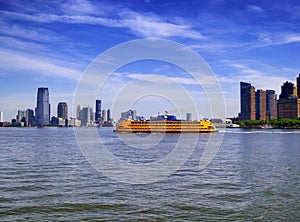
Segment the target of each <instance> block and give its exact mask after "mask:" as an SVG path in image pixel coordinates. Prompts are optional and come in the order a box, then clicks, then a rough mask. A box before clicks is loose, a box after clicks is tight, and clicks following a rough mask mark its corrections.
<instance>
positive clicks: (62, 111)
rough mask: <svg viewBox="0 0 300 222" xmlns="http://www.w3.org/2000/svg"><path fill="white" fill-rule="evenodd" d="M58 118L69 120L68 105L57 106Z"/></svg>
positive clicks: (62, 103) (63, 103) (59, 104)
mask: <svg viewBox="0 0 300 222" xmlns="http://www.w3.org/2000/svg"><path fill="white" fill-rule="evenodd" d="M57 117H58V118H63V119H68V105H67V103H65V102H60V103H58V105H57Z"/></svg>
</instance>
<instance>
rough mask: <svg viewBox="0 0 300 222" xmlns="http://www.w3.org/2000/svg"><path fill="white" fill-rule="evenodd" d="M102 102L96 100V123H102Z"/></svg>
mask: <svg viewBox="0 0 300 222" xmlns="http://www.w3.org/2000/svg"><path fill="white" fill-rule="evenodd" d="M101 120H102V119H101V100H100V99H97V100H96V112H95V122H96V123H99V122H101Z"/></svg>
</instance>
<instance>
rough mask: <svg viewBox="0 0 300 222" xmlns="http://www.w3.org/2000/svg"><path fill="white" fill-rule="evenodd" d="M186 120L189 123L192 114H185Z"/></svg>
mask: <svg viewBox="0 0 300 222" xmlns="http://www.w3.org/2000/svg"><path fill="white" fill-rule="evenodd" d="M186 120H187V121H191V120H192V114H191V113H186Z"/></svg>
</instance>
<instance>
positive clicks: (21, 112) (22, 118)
mask: <svg viewBox="0 0 300 222" xmlns="http://www.w3.org/2000/svg"><path fill="white" fill-rule="evenodd" d="M25 119H26V111H25V110H18V115H17V123H20V122H24V123H25V121H26V120H25Z"/></svg>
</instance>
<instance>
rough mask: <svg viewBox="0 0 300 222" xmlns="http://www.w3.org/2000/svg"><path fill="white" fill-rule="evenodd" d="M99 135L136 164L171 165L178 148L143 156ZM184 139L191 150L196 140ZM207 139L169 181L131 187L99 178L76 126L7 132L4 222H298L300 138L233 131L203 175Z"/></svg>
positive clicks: (0, 197)
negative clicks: (166, 162) (171, 156)
mask: <svg viewBox="0 0 300 222" xmlns="http://www.w3.org/2000/svg"><path fill="white" fill-rule="evenodd" d="M82 130H86V132H88V131H89V130H95V129H82ZM99 133H100V135H101V136H102V138H103V142H104V143H105V145H106V147H107V148H108V149H109V150H110V151H111V152H112V153H113V155H114V156H116V157H117V158H119V159H122V160H123V161H128V162H131V163H133V164H147V163H151V162H153V161H159V160H161V159H163V158H165V157H166V156H167V155H168V154H170V153H171V152H172V149H173V147H174V145H176V143H177V141H178V135H173V134H171V135H166V136H164V137H163V138H162V139H161V141H160V143H159V145H156V146H154V147H153V148H149V147H148V146H145V147H144V148H143V149H138V148H137V147H138V146H139V145H138V143H139V142H136V143H135V145H134V147H128V146H126V145H125V144H124V142H123V141H122V140H120V138H119V137H118V135H116V134H115V133H113V132H112V129H111V128H106V129H104V128H103V129H100V132H99ZM135 136H136V135H135ZM143 136H144V137H146V135H139V138H138V140H137V141H140V139H141V138H143ZM160 136H161V135H157V137H160ZM183 136H184V137H185V138H184V139H185V141H187V142H186V143H188V141H189V138H188V137H189V136H191V135H189V134H185V135H183ZM126 137H127V138H126V139H127V141H130V142H133V143H134V141H135V140H136V137H134V135H127V136H126ZM208 137H209V135H207V134H203V135H200V136H199V140H198V143H197V146H196V148H195V150H194V151H193V153H192V155H191V157H190V158H189V159H188V160H187V161H186V163H185V164H184V165H183V166H182V167H181V168H180V169H179V170H178V171H176V172H174V173H173V174H171V175H170V176H167V177H163V178H162V179H161V180H158V181H156V182H153V183H146V184H130V183H129V184H128V183H122V182H119V181H117V180H112V179H111V178H108V177H106V176H104V175H103V173H101V172H98V171H97V170H95V169H94V168H93V167H92V166H91V165H90V164H89V162H88V161H87V160H86V159H85V158H84V156H83V154H82V153H81V150H80V149H79V147H78V145H77V143H76V139H75V136H74V132H73V130H72V129H71V128H44V129H35V128H32V129H26V128H23V129H22V128H0V221H22V220H23V221H80V220H87V221H91V220H100V221H118V220H121V221H124V220H133V221H140V220H142V221H143V220H144V221H216V220H222V221H300V131H297V130H292V131H291V130H290V131H289V130H256V131H255V130H242V129H231V130H230V131H228V132H226V133H225V136H224V140H223V143H222V146H221V147H220V149H219V152H218V153H217V155H216V156H215V158H214V159H213V161H212V162H211V163H210V164H209V165H208V167H207V168H205V169H204V170H199V168H198V165H199V159H200V157H201V155H202V152H203V149H204V147H205V144H206V142H207V141H208ZM121 139H122V138H121ZM146 145H147V144H146ZM150 145H151V144H150ZM100 161H104V162H105V158H104V157H103V159H102V160H101V159H100ZM174 161H176V160H174ZM126 175H129V174H126V173H124V172H123V174H122V176H123V177H126ZM146 176H147V174H146V173H145V177H146Z"/></svg>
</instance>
